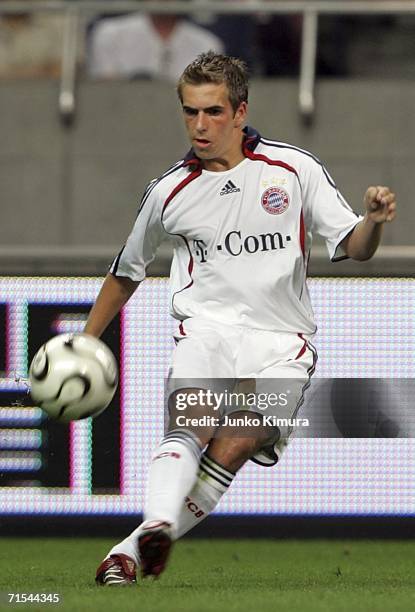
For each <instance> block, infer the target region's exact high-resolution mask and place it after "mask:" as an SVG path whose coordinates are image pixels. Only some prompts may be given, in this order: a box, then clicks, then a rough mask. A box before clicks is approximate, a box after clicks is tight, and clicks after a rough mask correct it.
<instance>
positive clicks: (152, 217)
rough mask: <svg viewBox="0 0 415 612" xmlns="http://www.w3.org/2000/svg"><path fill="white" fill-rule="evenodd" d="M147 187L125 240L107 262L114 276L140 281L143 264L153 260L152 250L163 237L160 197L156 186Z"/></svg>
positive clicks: (143, 269) (145, 265)
mask: <svg viewBox="0 0 415 612" xmlns="http://www.w3.org/2000/svg"><path fill="white" fill-rule="evenodd" d="M152 187H153V186H152V183H150V185H149V187H148V188H147V190H146V192H145V194H144V197H143V199H142V200H141V205H140V208H139V211H138V214H137V217H136V220H135V223H134V226H133V229H132V231H131V233H130V235H129V236H128V239H127V242H126V243H125V245H124V247H123V248H122V249H121V251H120V253H119V254H118V255H117V257H116V258H115V259H114V261H113V262H112V264H111V266H110V269H109V270H110V272H111V273H112V274H113V275H114V276H124V277H127V278H130V279H131V280H133V281H142V280H144V278H145V275H146V268H147V266H148V265H149V264H150V263H151V262H152V261H153V259H154V257H155V255H156V251H157V249H158V247H159V245H160V243H161V242H162V241H163V239H164V238H165V237H166V232H165V230H164V228H163V226H162V223H161V212H162V204H163V202H162V199H161V198H160V197H159V195H158V190H157V189H154V188H152Z"/></svg>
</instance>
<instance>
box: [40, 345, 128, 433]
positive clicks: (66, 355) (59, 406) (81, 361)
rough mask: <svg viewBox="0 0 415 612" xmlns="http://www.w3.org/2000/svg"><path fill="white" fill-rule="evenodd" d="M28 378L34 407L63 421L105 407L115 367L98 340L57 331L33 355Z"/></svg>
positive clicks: (111, 391)
mask: <svg viewBox="0 0 415 612" xmlns="http://www.w3.org/2000/svg"><path fill="white" fill-rule="evenodd" d="M29 381H30V388H31V389H30V392H31V395H32V398H33V400H34V401H35V403H36V404H37V406H39V408H42V409H43V410H44V411H45V412H47V413H48V415H49V416H50V417H52V418H53V419H56V420H58V421H61V422H64V423H67V422H68V421H76V420H79V419H85V418H87V417H95V416H97V415H98V414H100V413H101V412H102V411H103V410H105V408H106V407H107V406H108V404H109V403H110V401H111V400H112V398H113V396H114V393H115V390H116V388H117V384H118V368H117V363H116V361H115V357H114V355H113V354H112V352H111V351H110V349H109V348H108V347H107V345H106V344H104V343H103V342H102V341H101V340H98V339H97V338H94V337H93V336H90V335H88V334H60V335H59V336H55V337H54V338H52V339H51V340H49V341H48V342H46V344H44V345H43V346H41V347H40V349H39V350H38V352H37V353H36V355H35V356H34V358H33V361H32V363H31V365H30V370H29Z"/></svg>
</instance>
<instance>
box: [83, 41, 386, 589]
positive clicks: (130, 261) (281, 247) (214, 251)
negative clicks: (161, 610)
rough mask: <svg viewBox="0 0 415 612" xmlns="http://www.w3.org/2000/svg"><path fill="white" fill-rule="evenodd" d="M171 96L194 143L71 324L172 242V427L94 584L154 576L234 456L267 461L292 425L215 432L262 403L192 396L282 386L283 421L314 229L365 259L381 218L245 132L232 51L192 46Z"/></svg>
mask: <svg viewBox="0 0 415 612" xmlns="http://www.w3.org/2000/svg"><path fill="white" fill-rule="evenodd" d="M178 95H179V99H180V102H181V105H182V110H183V118H184V123H185V126H186V130H187V133H188V137H189V140H190V142H191V146H192V148H191V150H190V151H189V153H188V154H187V155H186V156H185V157H184V158H183V159H181V160H180V161H178V162H177V163H175V164H174V165H173V166H171V168H169V169H168V170H167V171H166V172H165V173H164V174H163V175H162V176H161V177H159V178H158V179H156V180H153V181H152V182H150V184H149V185H148V187H147V189H146V191H145V193H144V196H143V198H142V201H141V205H140V208H139V211H138V215H137V218H136V221H135V224H134V227H133V229H132V231H131V234H130V236H129V238H128V240H127V242H126V244H125V246H124V248H123V249H122V250H121V252H120V253H119V255H118V256H117V257H116V259H115V260H114V262H113V264H112V266H111V268H110V272H109V273H108V275H107V277H106V279H105V281H104V284H103V286H102V289H101V291H100V293H99V295H98V298H97V300H96V303H95V305H94V306H93V308H92V310H91V313H90V316H89V319H88V322H87V325H86V328H85V331H86V332H87V333H90V334H92V335H94V336H100V335H101V334H102V332H103V331H104V329H105V328H106V326H107V325H108V324H109V322H110V321H111V320H112V319H113V317H114V316H115V315H116V314H117V313H118V312H119V310H120V309H121V308H122V307H123V305H124V304H125V303H126V302H127V300H128V299H129V298H130V297H131V295H132V294H133V292H134V291H135V290H136V288H137V286H138V285H139V283H140V282H141V281H142V280H143V279H144V278H145V270H146V267H147V265H148V264H149V263H150V262H151V261H152V259H153V258H154V255H155V252H156V249H157V247H158V245H159V244H160V242H161V241H162V240H163V238H166V237H169V238H171V239H173V240H174V245H175V249H174V259H173V264H172V269H171V313H172V315H173V317H175V319H177V331H176V333H175V340H176V348H175V351H174V353H173V356H172V362H171V368H170V372H169V380H168V384H167V389H168V395H169V404H168V405H169V408H170V412H169V416H170V425H169V428H168V433H167V434H166V435H165V437H164V439H163V440H162V441H161V443H160V445H159V447H158V448H157V449H156V450H155V452H154V455H153V459H152V463H151V467H150V471H149V476H148V487H147V499H146V503H145V509H144V521H143V523H142V524H141V525H140V526H139V527H138V528H137V529H136V530H135V531H133V533H132V534H131V535H130V536H128V537H127V538H126V539H125V540H123V541H122V542H121V543H119V544H117V545H116V546H114V547H113V548H112V549H111V551H109V553H108V556H107V557H106V558H105V559H104V561H103V562H102V563H101V565H100V566H99V568H98V570H97V576H96V580H97V583H98V584H104V585H124V584H129V583H134V582H135V581H136V571H137V568H140V569H141V574H142V575H143V576H158V575H159V574H160V573H161V572H162V571H163V569H164V567H165V565H166V561H167V558H168V554H169V550H170V548H171V544H172V542H173V541H174V540H175V539H177V538H178V537H180V536H181V535H182V534H184V533H186V532H187V531H188V530H189V529H191V528H192V527H193V526H194V525H196V524H197V523H198V522H200V521H201V520H202V519H203V518H205V517H206V516H207V515H208V514H209V513H210V512H211V511H212V510H213V509H214V508H215V506H216V505H217V504H218V502H219V500H220V498H221V497H222V495H223V494H224V493H225V492H226V491H227V489H228V488H229V486H230V485H231V483H232V480H233V478H234V476H235V474H236V473H237V471H238V470H239V469H240V468H241V467H242V466H243V465H244V463H245V462H246V461H247V460H249V459H251V458H253V459H255V460H256V461H257V462H258V463H261V464H262V465H274V464H275V463H276V462H277V461H278V458H279V456H280V453H281V451H282V450H283V448H284V446H285V444H286V441H287V438H288V436H289V434H290V431H291V428H290V427H284V426H282V427H277V426H274V424H273V423H271V424H270V423H265V421H260V425H259V426H258V427H252V428H251V429H247V430H244V431H242V426H241V427H240V428H239V429H238V428H237V429H236V430H232V429H228V430H225V432H224V435H220V434H221V430H222V429H223V428H224V427H225V424H224V423H225V420H226V417H229V416H230V415H231V416H235V415H236V416H238V417H241V415H242V416H244V415H245V416H246V415H247V414H251V413H252V412H253V413H255V414H257V415H258V414H259V413H260V410H259V409H258V406H249V407H248V406H245V407H244V406H243V405H242V406H240V405H238V406H237V407H236V408H235V407H233V408H232V406H231V407H229V406H228V405H226V403H223V404H221V405H220V406H219V403H217V404H215V405H212V403H211V402H209V401H206V395H205V396H203V395H200V391H202V392H203V391H204V392H205V393H206V394H207V391H208V390H210V391H211V392H213V391H215V392H216V391H219V390H221V391H223V390H224V389H225V390H228V389H229V390H230V387H229V381H233V383H234V384H236V385H239V389H242V390H243V391H244V392H245V397H247V395H249V393H247V391H249V390H254V391H255V392H256V394H257V396H258V397H259V394H258V391H259V390H260V389H267V382H269V381H271V382H272V384H273V383H274V382H275V381H278V380H281V379H283V380H289V381H292V385H291V391H292V392H291V394H290V399H289V400H287V398H286V401H285V403H284V402H281V403H280V405H279V406H277V408H276V412H275V414H276V415H277V416H283V417H289V418H291V417H294V416H295V415H296V414H297V410H298V407H299V405H300V404H301V401H302V396H303V392H304V388H305V387H306V386H307V384H308V383H309V378H310V376H311V374H312V373H313V371H314V366H315V361H316V353H315V350H314V348H313V346H312V344H311V338H312V336H313V334H314V333H315V331H316V327H315V323H314V320H313V313H312V308H311V304H310V299H309V294H308V291H307V286H306V274H307V263H308V258H309V253H310V248H311V240H312V234H313V233H314V232H317V233H318V234H320V235H321V236H323V237H324V238H325V240H326V243H327V247H328V251H329V255H330V258H331V259H332V260H333V261H337V260H339V259H342V258H344V257H351V258H353V259H357V260H365V259H369V258H370V257H371V256H372V255H373V254H374V252H375V251H376V248H377V246H378V244H379V241H380V238H381V234H382V229H383V225H384V223H385V222H388V221H392V220H393V218H394V217H395V210H396V202H395V195H394V194H393V193H392V192H391V191H390V190H389V188H388V187H383V186H376V187H369V188H368V189H367V191H366V194H365V196H364V204H365V211H364V215H363V216H358V215H356V214H355V213H354V212H353V210H352V209H351V208H350V206H349V205H348V204H347V203H346V202H345V200H344V198H343V197H342V196H341V194H340V193H339V192H338V190H337V188H336V185H335V183H334V182H333V180H332V178H331V177H330V175H329V174H328V172H327V170H326V169H325V168H324V166H323V165H322V164H321V162H320V161H319V160H318V159H317V158H316V157H314V156H313V155H311V154H310V153H308V152H307V151H304V150H302V149H299V148H297V147H294V146H292V145H288V144H285V143H282V142H276V141H273V140H269V139H267V138H264V137H262V136H261V135H260V134H258V132H256V131H255V130H254V129H252V128H250V127H246V126H245V122H246V118H247V106H248V78H247V72H246V67H245V65H244V64H243V63H242V62H241V61H240V60H238V59H235V58H231V57H227V56H223V55H218V54H215V53H213V52H209V53H206V54H202V55H200V56H199V57H198V58H197V59H196V60H195V61H194V62H193V63H191V64H190V65H189V66H188V67H187V68H186V69H185V71H184V72H183V74H182V76H181V78H180V80H179V83H178ZM144 324H145V322H143V325H144ZM233 383H232V384H233ZM271 386H272V385H271ZM254 395H255V394H254ZM190 398H192V401H190ZM195 399H196V401H195ZM178 400H180V402H182V401H183V400H184V401H185V406H186V410H185V412H184V413H182V412H181V411H180V409H181V406H179V401H178ZM154 409H155V410H157V409H158V407H157V406H155V407H154ZM247 411H249V412H247ZM180 416H183V417H184V416H186V419H185V420H183V419H180V418H179V417H180ZM201 417H205V418H206V420H205V426H204V427H198V426H197V423H198V422H199V421H198V419H201ZM209 419H211V420H209ZM195 422H196V425H194V423H195Z"/></svg>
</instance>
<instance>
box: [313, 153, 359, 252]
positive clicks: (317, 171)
mask: <svg viewBox="0 0 415 612" xmlns="http://www.w3.org/2000/svg"><path fill="white" fill-rule="evenodd" d="M307 178H308V180H307V183H306V186H305V189H304V206H305V209H306V213H308V214H307V216H308V218H310V219H311V231H312V233H317V234H319V235H320V236H322V237H323V238H324V239H325V241H326V246H327V250H328V252H329V256H330V259H331V260H332V261H341V260H342V259H347V255H346V254H344V253H342V252H340V253H339V246H340V243H341V242H342V240H343V239H344V238H345V237H346V236H347V235H348V234H349V233H350V232H351V231H352V230H353V229H354V228H355V226H356V225H357V223H359V222H360V221H362V219H363V217H362V216H361V215H358V214H356V213H355V212H354V211H353V210H352V208H351V207H350V206H349V204H348V203H347V202H346V200H345V199H344V198H343V196H342V195H341V193H340V192H339V191H338V189H337V187H336V185H335V183H334V181H333V179H332V178H331V176H330V175H329V173H328V172H327V170H326V169H325V168H324V166H323V165H321V164H320V163H318V162H315V161H312V162H311V165H310V167H309V172H308V177H307Z"/></svg>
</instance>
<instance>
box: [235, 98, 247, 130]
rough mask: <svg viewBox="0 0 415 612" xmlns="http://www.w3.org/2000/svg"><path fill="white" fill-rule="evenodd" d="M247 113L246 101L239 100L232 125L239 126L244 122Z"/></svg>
mask: <svg viewBox="0 0 415 612" xmlns="http://www.w3.org/2000/svg"><path fill="white" fill-rule="evenodd" d="M247 114H248V105H247V103H246V102H241V103H240V105H239V106H238V108H237V109H236V111H235V115H234V118H233V121H234V126H235V127H238V128H239V127H241V126H242V125H243V124H244V123H245V119H246V116H247Z"/></svg>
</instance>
